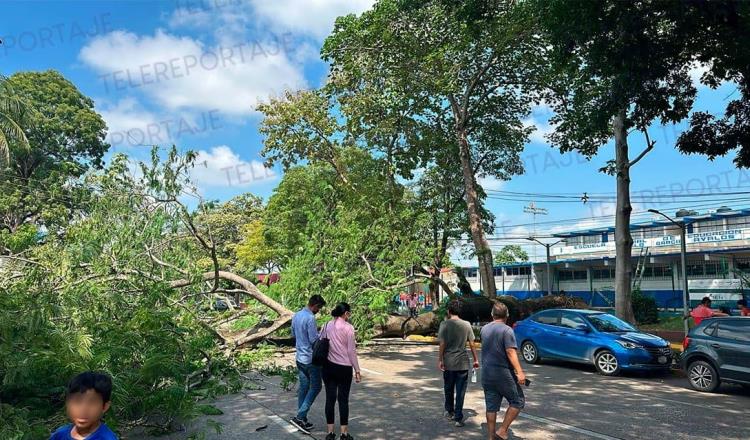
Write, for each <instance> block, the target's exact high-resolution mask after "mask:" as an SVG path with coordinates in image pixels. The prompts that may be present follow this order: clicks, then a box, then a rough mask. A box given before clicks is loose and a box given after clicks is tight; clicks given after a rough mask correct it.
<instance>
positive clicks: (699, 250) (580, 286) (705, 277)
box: [463, 207, 750, 309]
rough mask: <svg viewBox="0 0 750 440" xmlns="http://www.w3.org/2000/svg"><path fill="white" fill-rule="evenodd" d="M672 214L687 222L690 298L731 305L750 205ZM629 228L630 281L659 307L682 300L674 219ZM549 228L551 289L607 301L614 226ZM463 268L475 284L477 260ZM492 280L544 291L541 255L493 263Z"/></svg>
mask: <svg viewBox="0 0 750 440" xmlns="http://www.w3.org/2000/svg"><path fill="white" fill-rule="evenodd" d="M670 214H671V213H670ZM673 219H674V221H675V222H677V223H678V224H680V225H685V228H686V233H687V235H686V247H687V254H686V255H687V258H686V260H687V265H686V266H687V270H686V272H687V279H688V290H689V292H690V300H691V303H692V304H693V305H694V304H695V303H696V302H698V301H700V299H701V298H702V297H704V296H710V297H712V299H713V300H714V305H715V306H722V305H727V306H734V303H735V302H736V301H737V300H738V299H740V298H742V297H743V296H744V295H745V294H746V293H750V286H749V285H748V281H749V280H750V209H743V210H732V209H729V208H726V207H722V208H719V209H717V210H716V211H714V212H708V213H705V214H698V213H697V212H695V211H686V210H680V211H678V212H677V213H676V215H675V216H674V217H673ZM630 229H631V234H632V236H633V242H634V243H633V250H632V267H633V273H632V279H633V287H634V289H635V288H638V289H640V291H641V292H643V293H644V294H646V295H649V296H652V297H654V298H655V299H656V301H657V304H658V305H659V307H661V308H668V309H671V308H681V307H682V303H683V294H682V285H683V283H682V273H681V270H680V245H681V242H680V227H679V226H677V225H675V224H673V223H671V222H670V221H668V220H666V219H657V220H653V221H648V222H643V223H634V224H632V225H631V227H630ZM554 236H555V237H557V238H558V239H560V240H561V242H560V243H558V244H557V245H555V246H554V247H552V249H551V252H550V255H551V258H550V260H551V268H552V291H554V292H564V293H566V294H569V295H573V296H578V297H581V298H583V299H584V300H586V301H587V302H589V304H591V305H592V306H595V307H609V306H613V305H614V278H615V242H614V227H601V228H593V229H587V230H583V231H573V232H565V233H560V234H554ZM463 272H464V275H465V276H466V279H467V281H468V282H469V283H470V284H471V286H472V288H474V289H475V290H480V289H481V287H482V286H481V281H480V279H479V277H478V276H477V268H476V267H467V268H463ZM495 282H496V284H497V286H498V287H497V294H498V295H513V296H515V297H518V298H521V299H523V298H528V297H537V296H541V295H543V294H544V293H546V291H547V286H546V282H547V275H546V263H545V262H534V263H530V262H525V263H517V264H508V265H498V266H497V267H495Z"/></svg>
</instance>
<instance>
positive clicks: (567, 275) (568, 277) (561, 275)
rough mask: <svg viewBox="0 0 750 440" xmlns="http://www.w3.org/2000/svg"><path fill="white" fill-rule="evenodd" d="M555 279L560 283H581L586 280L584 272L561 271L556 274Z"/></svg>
mask: <svg viewBox="0 0 750 440" xmlns="http://www.w3.org/2000/svg"><path fill="white" fill-rule="evenodd" d="M557 279H558V280H560V281H582V280H586V279H587V277H586V271H585V270H561V271H558V272H557Z"/></svg>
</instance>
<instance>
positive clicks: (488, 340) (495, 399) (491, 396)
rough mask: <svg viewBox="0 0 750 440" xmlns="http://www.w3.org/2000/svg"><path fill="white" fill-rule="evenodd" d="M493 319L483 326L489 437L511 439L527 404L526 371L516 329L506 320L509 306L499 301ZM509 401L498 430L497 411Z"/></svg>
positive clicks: (483, 360) (483, 356)
mask: <svg viewBox="0 0 750 440" xmlns="http://www.w3.org/2000/svg"><path fill="white" fill-rule="evenodd" d="M492 319H493V321H492V322H491V323H489V324H487V325H485V326H484V327H482V331H481V337H482V388H483V389H484V402H485V405H486V411H487V414H486V415H487V431H488V437H487V438H488V439H489V440H497V439H498V438H499V439H501V440H507V439H508V437H509V434H508V432H509V430H510V425H511V423H513V421H514V420H515V419H516V417H518V414H520V413H521V410H522V409H523V407H524V405H525V404H526V401H525V398H524V395H523V389H522V388H521V385H523V384H525V383H526V375H525V374H524V372H523V369H521V363H520V362H519V361H518V347H517V345H516V335H515V333H514V332H513V329H512V328H510V327H509V326H507V325H506V324H505V321H506V320H507V319H508V307H506V306H505V304H503V303H501V302H498V301H496V302H495V304H494V305H493V306H492ZM503 398H505V399H506V400H507V401H508V405H509V406H508V409H507V410H506V411H505V417H504V418H503V423H502V424H501V425H500V428H499V429H497V431H496V430H495V427H496V424H497V412H498V411H499V410H500V405H501V404H502V400H503Z"/></svg>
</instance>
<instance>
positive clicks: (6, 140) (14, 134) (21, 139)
mask: <svg viewBox="0 0 750 440" xmlns="http://www.w3.org/2000/svg"><path fill="white" fill-rule="evenodd" d="M27 112H28V108H27V106H26V104H25V103H24V102H23V101H22V100H21V99H20V98H19V96H18V95H17V94H16V92H15V90H13V87H12V86H11V85H10V82H9V81H8V78H6V77H4V76H2V75H0V165H5V164H7V163H8V162H9V161H10V144H11V142H16V143H18V144H19V145H20V146H22V147H24V148H28V147H29V140H28V139H26V134H25V133H24V132H23V128H22V127H21V124H20V123H19V122H20V121H21V120H22V119H23V118H24V116H25V114H26V113H27Z"/></svg>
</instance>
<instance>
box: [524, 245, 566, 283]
mask: <svg viewBox="0 0 750 440" xmlns="http://www.w3.org/2000/svg"><path fill="white" fill-rule="evenodd" d="M527 240H529V241H535V242H537V243H539V244H541V245H542V246H544V247H545V249H547V295H552V269H551V266H550V262H549V248H551V247H552V246H554V245H556V244H557V243H560V242H561V241H562V240H557V241H556V242H554V243H542V242H541V241H539V240H537V239H536V238H534V237H529V238H527Z"/></svg>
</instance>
